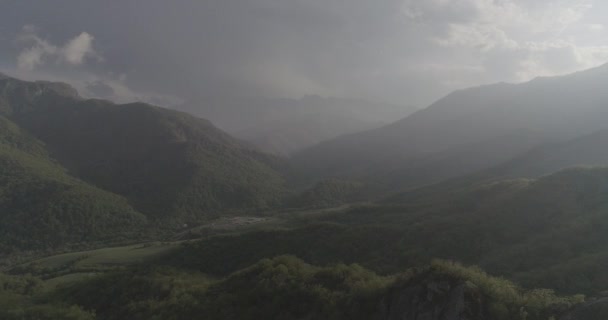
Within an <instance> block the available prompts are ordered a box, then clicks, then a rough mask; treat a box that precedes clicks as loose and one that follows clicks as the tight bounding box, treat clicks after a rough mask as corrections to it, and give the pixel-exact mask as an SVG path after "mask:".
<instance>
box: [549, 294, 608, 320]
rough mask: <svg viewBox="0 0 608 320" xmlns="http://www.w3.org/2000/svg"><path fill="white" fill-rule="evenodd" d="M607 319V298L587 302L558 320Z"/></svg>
mask: <svg viewBox="0 0 608 320" xmlns="http://www.w3.org/2000/svg"><path fill="white" fill-rule="evenodd" d="M606 319H608V298H599V299H593V300H589V301H587V302H586V303H584V304H582V305H580V306H578V307H576V308H574V309H573V310H571V311H570V312H568V313H566V314H564V315H563V316H562V317H560V318H559V320H606Z"/></svg>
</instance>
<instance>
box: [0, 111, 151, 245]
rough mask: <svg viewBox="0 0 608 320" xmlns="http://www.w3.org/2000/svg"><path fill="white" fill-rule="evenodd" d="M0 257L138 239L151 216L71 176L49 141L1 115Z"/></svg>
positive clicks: (117, 197)
mask: <svg viewBox="0 0 608 320" xmlns="http://www.w3.org/2000/svg"><path fill="white" fill-rule="evenodd" d="M0 212H2V214H1V215H0V243H1V245H0V256H4V255H6V254H8V253H11V252H13V251H14V250H24V249H39V250H40V249H57V248H63V247H64V246H66V245H70V244H72V245H74V244H78V243H89V244H90V243H95V242H98V243H99V242H109V241H117V240H120V239H125V238H137V235H136V234H137V232H141V230H142V229H143V227H144V226H145V225H146V224H147V222H146V217H145V216H144V215H142V214H141V213H139V212H137V211H136V210H135V209H133V208H132V207H131V206H130V205H129V203H128V202H127V200H126V199H124V198H123V197H120V196H118V195H116V194H112V193H109V192H107V191H104V190H101V189H98V188H96V187H94V186H92V185H89V184H86V183H85V182H83V181H81V180H79V179H77V178H75V177H73V176H70V175H69V174H68V172H67V171H66V170H65V169H64V168H63V167H61V166H60V165H59V164H58V163H57V162H55V161H54V160H52V159H51V158H50V157H49V155H48V153H47V151H46V149H45V147H44V144H43V143H41V142H40V141H38V140H36V139H34V138H33V137H31V136H29V135H28V134H27V133H24V132H23V131H22V130H21V129H20V128H19V127H18V126H17V125H15V124H14V123H11V122H10V121H8V120H7V119H6V118H4V117H1V116H0Z"/></svg>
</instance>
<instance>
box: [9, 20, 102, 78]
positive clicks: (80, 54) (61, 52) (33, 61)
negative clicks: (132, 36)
mask: <svg viewBox="0 0 608 320" xmlns="http://www.w3.org/2000/svg"><path fill="white" fill-rule="evenodd" d="M93 40H94V37H93V36H92V35H90V34H89V33H87V32H82V33H80V34H79V35H78V36H76V37H74V38H72V39H70V40H69V41H68V42H67V43H66V44H65V45H64V46H57V45H54V44H52V43H50V42H49V41H47V40H45V39H42V38H41V37H40V36H38V34H37V29H36V28H35V27H33V26H31V25H26V26H25V27H23V29H22V32H21V33H20V34H19V35H18V36H17V42H18V43H19V44H21V45H22V46H23V49H22V51H21V52H20V53H19V54H18V56H17V66H18V67H19V68H21V69H25V70H30V71H31V70H34V69H36V68H37V67H39V66H42V65H44V64H45V63H47V62H51V63H63V64H67V65H72V66H78V65H82V64H83V63H84V62H85V59H87V58H96V59H97V60H101V56H100V55H99V54H98V53H97V52H95V50H94V49H93Z"/></svg>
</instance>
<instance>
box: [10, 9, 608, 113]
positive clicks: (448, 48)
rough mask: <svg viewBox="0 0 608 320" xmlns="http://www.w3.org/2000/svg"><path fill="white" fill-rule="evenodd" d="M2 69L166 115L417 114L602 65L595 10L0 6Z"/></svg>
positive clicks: (607, 55)
mask: <svg viewBox="0 0 608 320" xmlns="http://www.w3.org/2000/svg"><path fill="white" fill-rule="evenodd" d="M0 5H2V10H0V71H1V72H4V73H7V74H9V75H13V76H17V77H21V78H24V79H30V80H31V79H46V80H60V81H66V82H69V83H71V84H73V85H74V86H75V87H77V88H78V89H79V90H80V91H81V93H83V94H84V95H86V96H92V97H103V98H109V99H113V100H116V101H119V102H127V101H133V100H142V101H146V102H152V103H156V104H161V105H171V104H175V103H179V101H182V100H191V99H197V98H199V97H207V96H243V97H247V96H257V97H267V98H274V97H288V98H298V97H301V96H304V95H313V94H314V95H321V96H333V97H345V98H363V99H368V100H375V101H382V102H391V103H396V104H400V105H415V106H419V107H425V106H426V105H428V104H430V103H432V102H433V101H434V100H437V99H439V98H441V97H442V96H443V95H445V94H447V93H449V92H451V91H453V90H457V89H462V88H466V87H470V86H477V85H482V84H489V83H495V82H523V81H527V80H530V79H533V78H535V77H538V76H551V75H559V74H565V73H571V72H574V71H578V70H583V69H587V68H591V67H595V66H598V65H601V64H604V63H606V62H608V18H607V17H608V2H607V1H600V0H526V1H524V0H380V1H370V0H172V1H166V0H53V1H44V0H0Z"/></svg>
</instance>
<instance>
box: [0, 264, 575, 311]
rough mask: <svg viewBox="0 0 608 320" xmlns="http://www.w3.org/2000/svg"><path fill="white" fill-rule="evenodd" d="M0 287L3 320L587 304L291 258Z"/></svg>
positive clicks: (459, 277)
mask: <svg viewBox="0 0 608 320" xmlns="http://www.w3.org/2000/svg"><path fill="white" fill-rule="evenodd" d="M28 283H29V284H30V285H29V286H28ZM0 284H4V288H2V287H0V295H2V296H3V297H4V298H5V299H6V298H9V297H10V298H12V299H13V301H18V303H13V304H8V305H5V306H4V308H2V309H1V310H0V316H3V319H23V318H19V315H29V317H30V318H36V315H37V314H39V313H42V311H43V310H44V311H46V313H47V314H46V317H45V318H44V319H92V318H95V319H98V320H104V319H196V318H199V317H200V315H204V317H205V319H218V320H219V319H277V320H287V319H366V320H367V319H378V320H397V319H419V320H422V319H428V320H441V319H450V320H451V319H462V317H466V319H476V320H482V319H483V320H506V319H509V320H514V319H518V320H545V319H553V318H554V317H555V316H559V315H561V314H564V313H566V312H568V311H570V310H573V309H575V308H576V307H577V306H580V305H581V302H582V301H583V300H582V299H583V298H582V297H581V296H570V297H560V296H556V295H555V294H554V293H553V292H551V291H550V290H522V289H521V288H519V287H517V286H516V285H514V284H513V283H510V282H508V281H505V280H503V279H498V278H493V277H490V276H488V275H487V274H485V273H484V272H482V271H481V270H479V269H476V268H465V267H463V266H460V265H457V264H453V263H447V262H441V261H435V262H433V263H432V264H431V265H430V266H428V267H425V268H420V269H410V270H406V271H405V272H402V273H399V274H395V275H392V276H387V277H384V276H378V275H377V274H375V273H373V272H371V271H369V270H366V269H364V268H362V267H360V266H357V265H349V266H347V265H336V266H331V267H317V266H312V265H309V264H306V263H304V262H303V261H301V260H299V259H297V258H295V257H289V256H283V257H277V258H274V259H264V260H262V261H259V262H257V263H255V264H254V265H252V266H249V267H247V268H245V269H243V270H240V271H238V272H235V273H233V274H231V275H229V276H227V277H224V278H221V279H210V278H208V277H206V276H205V275H203V274H200V273H196V272H187V271H184V270H179V269H169V268H154V267H153V268H150V267H144V266H140V267H135V268H131V269H130V270H126V271H121V272H117V273H112V274H107V275H104V276H97V277H93V278H91V279H88V280H84V281H81V282H79V283H75V284H72V285H70V286H67V287H64V288H60V289H58V290H55V291H53V292H50V293H47V294H45V295H41V294H39V290H40V283H39V282H36V279H35V278H34V279H32V278H31V277H30V278H25V277H24V278H19V277H2V276H0ZM117 292H120V294H116V293H117ZM83 310H89V311H91V313H88V312H85V311H83ZM92 313H94V314H95V316H92ZM68 315H70V316H68ZM552 317H553V318H552Z"/></svg>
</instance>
